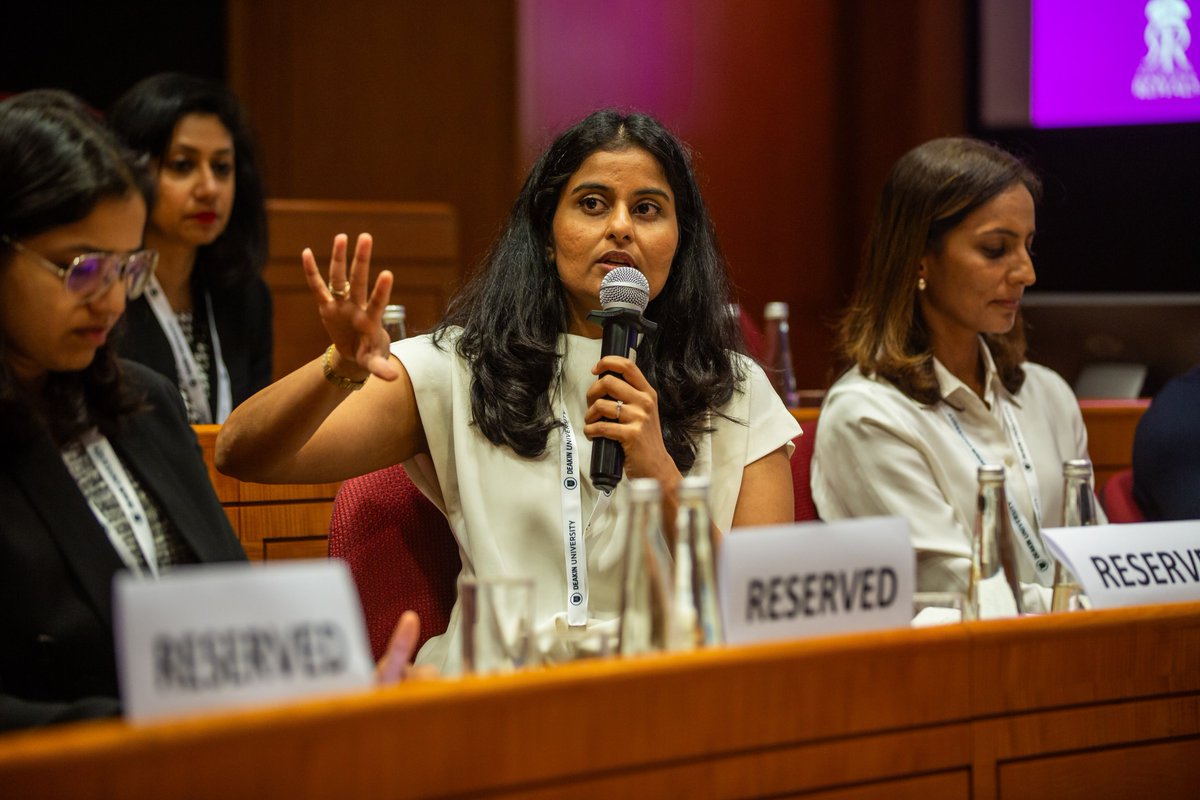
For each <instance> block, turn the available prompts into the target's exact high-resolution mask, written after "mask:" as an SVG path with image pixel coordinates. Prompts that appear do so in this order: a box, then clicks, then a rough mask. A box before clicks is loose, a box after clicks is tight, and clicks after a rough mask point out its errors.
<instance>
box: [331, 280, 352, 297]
mask: <svg viewBox="0 0 1200 800" xmlns="http://www.w3.org/2000/svg"><path fill="white" fill-rule="evenodd" d="M329 293H330V294H331V295H333V296H334V297H336V298H337V299H338V300H345V299H346V298H347V297H349V296H350V281H346V282H345V283H343V284H342V285H341V287H340V288H338V289H335V288H333V284H332V283H331V284H329Z"/></svg>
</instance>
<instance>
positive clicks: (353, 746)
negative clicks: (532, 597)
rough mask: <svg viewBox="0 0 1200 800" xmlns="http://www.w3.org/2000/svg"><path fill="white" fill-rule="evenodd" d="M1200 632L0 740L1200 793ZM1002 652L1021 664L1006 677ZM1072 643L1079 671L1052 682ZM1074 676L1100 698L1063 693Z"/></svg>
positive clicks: (836, 792)
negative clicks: (1054, 661) (1197, 783)
mask: <svg viewBox="0 0 1200 800" xmlns="http://www.w3.org/2000/svg"><path fill="white" fill-rule="evenodd" d="M1146 630H1151V631H1153V632H1155V633H1153V634H1152V636H1151V638H1150V639H1146V638H1145V631H1146ZM1198 631H1200V603H1193V604H1180V605H1173V606H1161V607H1155V608H1142V609H1121V610H1114V611H1097V612H1083V613H1077V614H1066V615H1058V616H1055V617H1050V618H1039V619H1032V618H1031V619H1026V620H1018V621H985V622H978V623H971V624H966V625H953V626H947V627H944V628H939V629H924V630H898V631H884V632H877V633H869V634H856V635H850V636H842V637H829V638H822V639H812V640H806V641H795V642H784V643H778V644H771V645H761V646H755V647H740V648H727V649H716V650H710V651H699V652H693V653H684V654H674V655H664V656H657V657H646V658H639V659H627V660H619V659H614V660H605V661H592V662H581V663H575V664H567V665H563V666H559V667H555V668H548V669H544V670H532V671H528V672H525V673H521V674H517V675H510V676H501V677H495V678H486V679H481V678H468V679H461V680H445V681H434V682H427V683H414V684H408V685H403V686H399V687H393V688H390V689H386V690H379V691H374V692H365V693H359V694H351V695H345V696H340V697H337V698H331V699H327V700H315V701H311V702H307V703H303V704H296V705H291V706H286V707H277V708H270V709H265V710H258V711H246V712H241V713H236V714H219V715H214V716H211V717H204V718H197V719H192V720H184V721H179V722H174V723H162V724H159V725H153V726H147V727H131V726H128V725H126V724H124V723H123V722H118V721H107V722H93V723H82V724H76V725H68V726H62V727H60V728H58V729H52V730H45V731H35V732H26V733H20V734H12V735H7V736H0V787H3V788H4V789H5V791H6V793H8V794H11V796H14V797H22V798H25V797H30V798H37V797H59V796H70V797H80V798H90V797H122V798H137V797H173V798H175V797H177V798H191V797H197V798H198V797H250V796H253V797H256V798H261V800H270V799H271V798H275V797H279V798H284V797H286V798H324V797H349V798H353V797H423V796H430V795H437V796H479V795H483V794H487V795H489V796H501V797H517V796H521V797H547V798H548V797H555V796H566V795H570V796H572V797H578V798H589V797H606V798H607V797H612V796H630V797H643V796H679V797H697V798H704V797H780V796H788V795H791V794H798V793H805V796H815V797H822V798H839V799H840V800H846V799H847V798H866V797H917V796H922V795H921V794H919V792H929V793H930V794H928V795H924V796H928V797H968V796H969V797H972V798H974V800H990V798H995V797H1012V798H1022V797H1030V796H1043V795H1045V796H1067V797H1073V796H1078V797H1083V796H1089V797H1113V796H1160V795H1161V796H1168V797H1170V796H1190V795H1186V794H1180V793H1179V791H1180V790H1182V789H1186V788H1187V787H1189V786H1190V785H1191V784H1189V783H1188V781H1191V780H1193V779H1194V778H1193V776H1194V774H1195V770H1194V768H1193V765H1194V764H1195V763H1196V762H1195V758H1196V756H1197V752H1196V745H1195V742H1196V741H1197V740H1200V689H1198V688H1196V687H1197V672H1198V669H1197V661H1198V660H1200V632H1198ZM1001 640H1002V641H1003V642H1004V647H1005V650H1006V658H1007V659H1008V663H1010V665H1011V667H1010V668H1004V669H995V668H993V667H990V666H989V665H988V664H987V662H989V661H992V660H994V659H995V658H996V655H997V650H996V646H997V644H998V642H999V641H1001ZM1056 642H1070V647H1069V650H1070V653H1071V654H1072V656H1073V657H1071V658H1067V659H1064V660H1062V661H1060V663H1059V664H1058V665H1057V668H1055V669H1048V668H1045V666H1046V665H1045V663H1044V659H1045V658H1046V657H1047V656H1046V654H1047V653H1050V652H1052V651H1053V650H1054V649H1055V648H1056V647H1058V645H1057V644H1055V643H1056ZM1151 648H1153V649H1151ZM1130 653H1137V654H1138V657H1139V658H1140V659H1142V660H1144V661H1154V662H1156V664H1157V666H1154V667H1139V666H1137V665H1134V664H1132V661H1133V657H1132V656H1130ZM1093 660H1099V661H1102V662H1106V663H1112V664H1124V665H1125V666H1126V667H1127V673H1128V674H1126V675H1118V671H1117V670H1109V669H1094V668H1089V667H1088V666H1086V662H1090V661H1093ZM1074 676H1080V677H1079V678H1078V679H1076V678H1075V677H1074ZM1164 676H1165V677H1164ZM984 679H987V680H990V681H991V683H987V684H983V683H981V681H982V680H984ZM1073 682H1079V683H1083V684H1084V685H1085V686H1086V687H1087V688H1086V689H1085V690H1082V691H1080V690H1077V689H1069V690H1066V692H1065V694H1064V690H1063V689H1062V688H1061V685H1062V684H1064V683H1067V684H1070V683H1073ZM1164 687H1167V688H1166V691H1165V693H1164ZM1187 687H1191V688H1187ZM1066 700H1069V701H1070V702H1071V705H1069V706H1060V705H1058V704H1059V703H1060V702H1061V701H1066ZM1122 764H1124V765H1126V768H1127V769H1128V770H1129V771H1130V773H1131V775H1129V776H1121V775H1118V774H1117V773H1118V772H1119V771H1120V769H1121V768H1122ZM197 765H203V767H202V768H198V766H197ZM1147 776H1158V777H1159V778H1161V780H1159V781H1158V782H1157V783H1156V782H1143V780H1144V779H1145V778H1147ZM1139 777H1140V779H1142V780H1139ZM1033 786H1036V787H1041V788H1049V787H1050V786H1053V787H1054V788H1055V789H1056V793H1055V794H1046V793H1045V792H1044V791H1038V792H1037V793H1036V794H1034V793H1032V792H1030V787H1033ZM1160 788H1161V789H1162V791H1160V792H1158V794H1155V790H1156V789H1160ZM1135 789H1136V791H1134V790H1135ZM1057 790H1061V791H1057Z"/></svg>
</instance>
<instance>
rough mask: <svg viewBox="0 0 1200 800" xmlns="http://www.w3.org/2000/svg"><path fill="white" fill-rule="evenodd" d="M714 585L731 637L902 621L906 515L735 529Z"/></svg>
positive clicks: (908, 562)
mask: <svg viewBox="0 0 1200 800" xmlns="http://www.w3.org/2000/svg"><path fill="white" fill-rule="evenodd" d="M717 564H718V567H717V569H718V578H717V587H718V594H719V595H720V601H721V614H722V616H723V617H724V622H725V639H726V641H727V642H729V643H730V644H742V643H745V642H761V641H768V640H772V639H795V638H799V637H804V636H818V635H822V634H830V633H844V632H849V631H864V630H874V629H877V628H902V627H907V626H908V624H909V621H910V620H911V619H912V610H913V600H912V595H913V584H914V580H915V579H914V572H915V561H914V559H913V550H912V544H911V542H910V539H909V532H908V522H907V521H905V520H903V519H901V518H900V517H868V518H863V519H853V520H842V521H839V522H805V523H799V524H795V525H772V526H763V527H760V528H740V529H735V530H733V531H732V532H731V533H730V534H729V535H728V536H726V537H725V538H724V539H723V540H722V542H721V552H720V556H719V557H718V562H717Z"/></svg>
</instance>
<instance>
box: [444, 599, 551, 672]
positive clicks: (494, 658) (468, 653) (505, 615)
mask: <svg viewBox="0 0 1200 800" xmlns="http://www.w3.org/2000/svg"><path fill="white" fill-rule="evenodd" d="M460 591H461V592H462V617H463V620H462V624H463V637H462V643H463V652H462V656H463V672H464V673H468V674H470V673H475V674H480V675H483V674H489V673H495V672H512V671H513V670H516V669H519V668H521V667H523V666H524V665H525V664H526V663H528V662H529V659H530V656H531V654H532V651H533V599H534V598H533V580H532V579H530V578H466V579H464V580H463V581H462V585H461V587H460Z"/></svg>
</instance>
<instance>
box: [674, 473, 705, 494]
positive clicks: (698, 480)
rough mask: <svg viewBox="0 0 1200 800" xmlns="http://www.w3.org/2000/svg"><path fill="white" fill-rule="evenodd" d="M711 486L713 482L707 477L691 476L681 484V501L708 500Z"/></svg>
mask: <svg viewBox="0 0 1200 800" xmlns="http://www.w3.org/2000/svg"><path fill="white" fill-rule="evenodd" d="M710 485H711V482H710V481H709V479H708V477H707V476H705V475H689V476H688V477H686V478H684V479H683V480H681V481H680V482H679V499H680V500H707V499H708V487H709V486H710Z"/></svg>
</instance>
